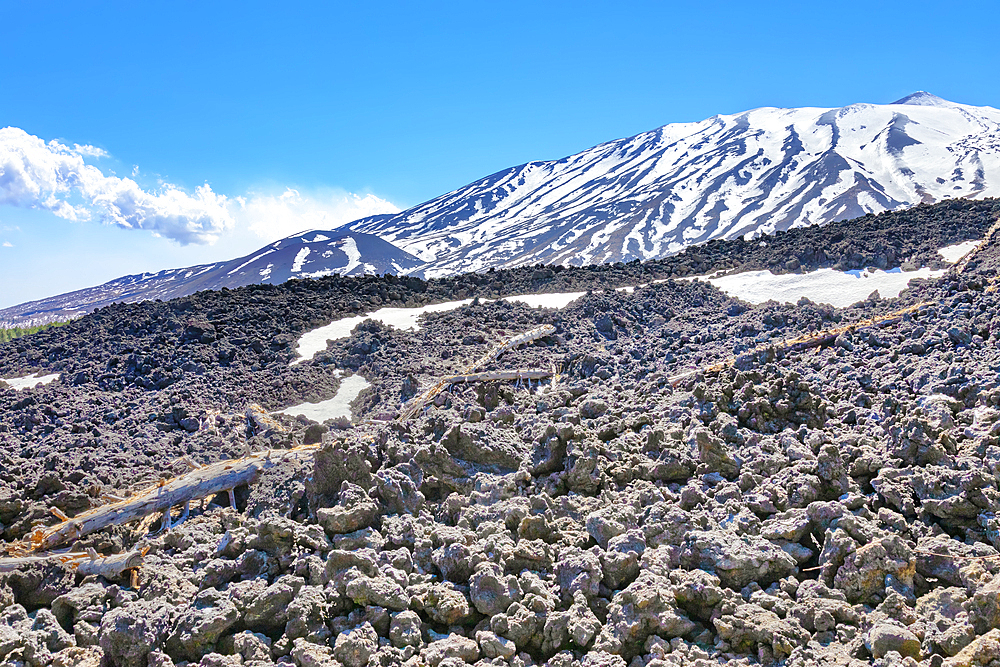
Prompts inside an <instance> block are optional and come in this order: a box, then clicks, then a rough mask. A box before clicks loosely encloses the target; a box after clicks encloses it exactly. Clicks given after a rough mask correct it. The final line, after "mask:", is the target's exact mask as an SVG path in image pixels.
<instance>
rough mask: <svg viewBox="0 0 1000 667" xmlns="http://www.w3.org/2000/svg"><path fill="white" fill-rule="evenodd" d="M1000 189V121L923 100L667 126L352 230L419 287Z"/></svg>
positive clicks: (773, 111) (528, 167)
mask: <svg viewBox="0 0 1000 667" xmlns="http://www.w3.org/2000/svg"><path fill="white" fill-rule="evenodd" d="M996 195H1000V111H998V110H997V109H994V108H992V107H974V106H969V105H964V104H956V103H953V102H948V101H946V100H943V99H941V98H939V97H936V96H934V95H931V94H930V93H926V92H919V93H915V94H913V95H910V96H908V97H905V98H903V99H901V100H899V101H897V102H894V103H892V104H882V105H877V104H852V105H850V106H846V107H842V108H839V109H822V108H801V109H778V108H761V109H754V110H752V111H746V112H744V113H739V114H735V115H727V116H714V117H712V118H709V119H707V120H704V121H701V122H697V123H675V124H671V125H665V126H663V127H661V128H659V129H656V130H653V131H651V132H646V133H644V134H640V135H637V136H634V137H630V138H627V139H621V140H618V141H611V142H608V143H605V144H601V145H599V146H595V147H593V148H591V149H589V150H586V151H583V152H582V153H578V154H576V155H572V156H570V157H567V158H563V159H561V160H555V161H551V162H530V163H528V164H525V165H521V166H519V167H512V168H510V169H507V170H505V171H502V172H499V173H496V174H493V175H492V176H488V177H486V178H483V179H481V180H479V181H476V182H474V183H471V184H469V185H467V186H465V187H463V188H460V189H458V190H455V191H454V192H450V193H448V194H446V195H443V196H441V197H438V198H436V199H434V200H432V201H429V202H427V203H424V204H420V205H418V206H415V207H413V208H411V209H409V210H406V211H403V212H402V213H398V214H393V215H379V216H372V217H369V218H364V219H361V220H358V221H355V222H353V223H349V224H348V225H346V226H345V227H343V228H344V229H351V230H355V231H361V232H365V233H368V234H376V235H378V236H380V237H381V238H383V239H385V240H387V241H390V242H392V243H394V244H395V245H397V246H399V247H400V248H402V249H404V250H406V251H408V252H410V253H412V254H414V255H416V256H417V257H419V258H420V259H421V260H422V261H423V262H424V265H423V266H422V267H421V268H420V269H418V271H419V272H420V273H422V274H423V275H424V276H426V277H436V276H442V275H448V274H454V273H461V272H466V271H481V270H484V269H486V268H488V267H491V266H513V265H521V264H534V263H539V262H541V263H547V264H548V263H554V264H570V265H583V264H589V263H599V262H615V261H630V260H633V259H651V258H656V257H662V256H665V255H669V254H672V253H675V252H678V251H680V250H681V249H683V248H685V247H686V246H689V245H693V244H697V243H701V242H704V241H708V240H710V239H714V238H733V237H736V236H739V235H747V234H751V235H755V234H760V233H768V232H773V231H775V230H784V229H788V228H790V227H798V226H804V225H810V224H816V223H826V222H830V221H833V220H844V219H849V218H854V217H858V216H861V215H864V214H865V213H870V212H880V211H883V210H887V209H896V208H899V207H903V206H907V205H911V204H916V203H919V202H935V201H939V200H941V199H945V198H954V197H982V196H996Z"/></svg>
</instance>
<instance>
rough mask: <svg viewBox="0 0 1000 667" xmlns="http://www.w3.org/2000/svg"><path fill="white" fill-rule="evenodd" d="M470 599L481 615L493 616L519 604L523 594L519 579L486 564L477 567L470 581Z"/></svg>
mask: <svg viewBox="0 0 1000 667" xmlns="http://www.w3.org/2000/svg"><path fill="white" fill-rule="evenodd" d="M469 597H470V598H471V600H472V604H473V606H474V607H475V608H476V610H477V611H478V612H479V613H480V614H483V615H485V616H493V615H495V614H499V613H502V612H504V611H506V610H507V608H508V607H509V606H510V605H511V603H512V602H518V601H519V600H520V599H521V597H522V592H521V587H520V585H519V584H518V582H517V577H515V576H514V575H506V576H505V575H504V573H503V570H502V569H501V568H500V566H499V565H497V564H495V563H490V562H484V563H481V564H480V565H479V566H477V567H476V572H475V573H474V574H473V575H472V578H471V580H470V581H469ZM494 657H495V656H494Z"/></svg>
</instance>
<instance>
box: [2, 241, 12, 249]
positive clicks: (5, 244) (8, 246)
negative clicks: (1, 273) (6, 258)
mask: <svg viewBox="0 0 1000 667" xmlns="http://www.w3.org/2000/svg"><path fill="white" fill-rule="evenodd" d="M3 247H4V248H13V247H14V244H13V243H11V242H10V241H4V242H3Z"/></svg>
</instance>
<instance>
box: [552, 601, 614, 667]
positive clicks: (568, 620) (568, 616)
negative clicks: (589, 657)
mask: <svg viewBox="0 0 1000 667" xmlns="http://www.w3.org/2000/svg"><path fill="white" fill-rule="evenodd" d="M600 630H601V622H600V621H599V620H598V619H597V616H595V615H594V612H592V611H591V610H590V607H589V606H587V598H586V597H585V596H584V594H583V593H582V592H581V591H576V592H575V593H574V595H573V604H571V605H570V607H569V610H567V611H563V612H560V611H553V612H550V613H549V615H548V617H547V618H546V619H545V626H544V628H543V630H542V634H543V635H544V639H543V641H542V652H543V653H544V654H546V655H551V654H555V653H556V652H557V651H559V650H560V649H563V648H569V647H570V644H571V643H572V646H575V647H576V648H577V649H586V648H587V647H588V646H590V643H591V642H592V641H593V639H594V637H596V636H597V633H598V632H600Z"/></svg>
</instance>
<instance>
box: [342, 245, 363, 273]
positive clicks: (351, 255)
mask: <svg viewBox="0 0 1000 667" xmlns="http://www.w3.org/2000/svg"><path fill="white" fill-rule="evenodd" d="M340 250H341V252H343V253H344V254H345V255H347V266H345V267H344V268H343V269H342V270H341V273H340V275H342V276H346V275H350V273H351V271H353V270H354V269H356V268H357V267H358V266H360V265H361V251H360V250H358V242H357V241H355V240H354V237H353V236H347V237H345V238H344V243H343V245H341V246H340Z"/></svg>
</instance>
